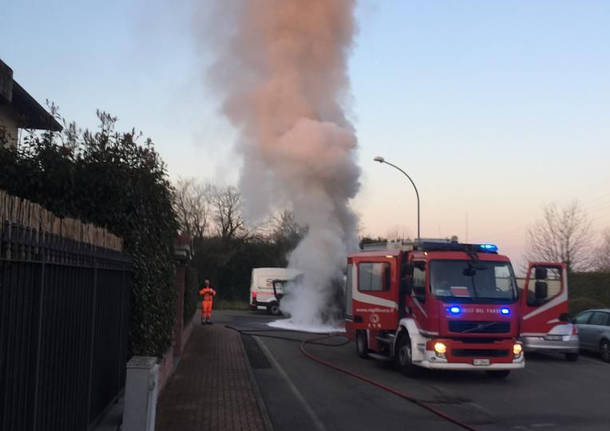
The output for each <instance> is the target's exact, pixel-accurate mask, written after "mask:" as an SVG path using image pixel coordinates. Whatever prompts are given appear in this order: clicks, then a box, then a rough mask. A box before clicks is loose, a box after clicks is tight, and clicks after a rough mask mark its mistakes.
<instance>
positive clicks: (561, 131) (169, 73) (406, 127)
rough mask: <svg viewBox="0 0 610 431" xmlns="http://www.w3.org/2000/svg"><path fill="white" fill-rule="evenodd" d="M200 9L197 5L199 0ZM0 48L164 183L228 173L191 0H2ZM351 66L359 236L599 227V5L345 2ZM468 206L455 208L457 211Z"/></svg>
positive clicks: (605, 106)
mask: <svg viewBox="0 0 610 431" xmlns="http://www.w3.org/2000/svg"><path fill="white" fill-rule="evenodd" d="M209 1H210V2H211V0H209ZM0 2H2V3H3V5H2V15H3V17H2V24H3V25H2V26H1V27H0V40H2V41H3V43H2V45H1V46H2V48H0V58H2V59H3V60H4V61H5V62H6V63H8V64H9V65H10V66H11V67H12V68H13V70H14V74H15V78H16V79H17V80H18V81H19V82H20V83H21V84H22V85H23V86H24V87H25V88H26V89H27V90H28V91H29V92H30V93H31V94H32V95H33V96H34V97H36V98H37V99H38V100H39V101H41V102H42V101H44V99H45V98H48V99H51V100H53V101H55V102H56V103H57V104H58V105H59V106H60V107H61V109H62V112H63V114H64V115H65V116H66V117H67V118H69V119H74V120H76V121H77V122H78V123H79V124H80V125H83V126H88V127H91V126H94V125H95V115H94V114H95V109H96V108H102V109H105V110H108V111H110V112H111V113H113V114H115V115H117V116H118V117H119V118H120V123H119V126H120V127H123V128H127V127H130V126H132V125H133V126H137V127H138V128H139V129H142V130H143V131H144V134H145V135H147V136H151V137H152V138H153V140H154V141H155V142H156V143H157V146H158V149H159V151H160V153H161V154H162V156H163V158H164V159H165V160H166V162H167V163H168V166H169V170H170V173H171V174H172V176H177V175H180V176H196V177H200V178H205V179H211V180H214V181H216V182H222V183H234V182H235V180H236V178H237V175H238V166H239V160H237V159H236V156H235V154H234V153H233V152H232V145H233V140H234V138H235V135H234V133H233V131H232V130H231V128H230V127H229V125H228V123H227V122H226V121H225V120H224V119H223V118H222V117H221V116H219V115H218V114H217V98H216V95H215V94H214V92H213V91H212V90H211V89H209V88H207V87H206V86H205V82H204V73H205V72H204V70H205V64H206V62H207V61H209V58H210V55H211V54H212V53H207V52H204V53H202V52H198V49H197V48H196V47H197V46H200V45H198V44H196V43H195V42H194V40H193V34H194V32H193V28H192V27H193V23H194V22H195V25H203V24H201V23H197V21H196V20H193V18H192V16H191V2H190V1H171V2H170V1H169V0H166V1H160V0H155V1H133V2H124V1H106V2H103V3H100V2H90V1H25V0H24V1H16V0H0ZM357 18H358V25H359V28H360V31H359V34H358V36H357V40H356V44H355V47H354V50H353V55H352V57H351V62H350V77H351V80H352V90H353V91H352V92H353V104H352V106H351V107H350V108H349V109H350V112H351V116H352V118H353V121H354V125H355V127H356V130H357V133H358V137H359V142H360V150H359V159H360V163H361V165H362V167H363V177H362V182H363V188H362V192H361V194H360V195H359V197H358V198H357V199H356V201H355V203H354V206H355V208H356V209H357V211H358V212H359V213H360V214H361V216H362V225H363V231H364V232H368V233H371V234H381V235H384V234H386V233H387V232H388V231H390V230H393V229H395V228H399V229H400V230H406V231H407V232H409V233H411V234H414V233H415V232H416V227H415V224H414V223H415V198H414V193H413V191H412V190H411V188H410V185H409V184H408V183H406V182H405V181H403V179H402V178H400V176H399V175H400V174H399V173H398V172H395V171H392V170H391V169H390V168H389V167H387V166H381V165H379V164H376V163H374V162H372V158H373V157H374V156H375V155H378V154H379V155H383V156H385V157H386V158H387V159H388V160H390V161H392V162H394V163H396V164H398V165H400V166H401V167H403V168H404V169H405V170H407V172H409V174H410V175H411V176H412V178H413V179H414V180H415V182H416V183H417V184H418V187H419V189H420V194H421V197H422V233H423V235H424V236H435V237H436V236H439V235H440V236H446V235H452V234H457V235H459V236H460V237H462V238H464V236H465V233H466V232H465V231H466V218H468V233H469V235H468V239H469V240H471V241H486V240H489V241H496V242H497V243H499V245H500V248H501V250H504V251H505V252H506V253H508V254H509V255H510V256H511V257H513V258H515V260H517V258H519V257H520V255H521V253H522V251H523V246H524V240H525V229H526V227H527V225H528V224H530V223H531V222H532V221H533V220H535V219H536V218H537V217H538V216H539V215H540V213H541V206H542V205H543V204H545V203H548V202H551V201H556V202H558V203H559V204H562V203H565V202H569V201H571V200H573V199H579V200H580V201H581V203H582V204H583V206H584V207H585V208H586V209H587V210H588V211H589V214H590V216H591V218H592V220H593V223H594V227H595V228H596V229H602V228H604V227H606V226H610V168H609V166H608V165H609V164H610V145H609V144H610V81H609V77H610V26H609V25H608V23H609V22H610V2H608V1H605V0H604V1H601V0H600V1H587V0H583V1H578V2H576V1H559V0H547V1H537V0H522V1H517V0H513V1H509V0H506V1H502V0H494V1H489V0H479V1H467V0H454V1H440V0H438V1H430V0H420V1H406V0H405V1H397V0H396V1H389V0H388V1H378V2H374V1H370V0H369V1H361V2H360V3H359V6H358V11H357ZM467 214H468V215H467Z"/></svg>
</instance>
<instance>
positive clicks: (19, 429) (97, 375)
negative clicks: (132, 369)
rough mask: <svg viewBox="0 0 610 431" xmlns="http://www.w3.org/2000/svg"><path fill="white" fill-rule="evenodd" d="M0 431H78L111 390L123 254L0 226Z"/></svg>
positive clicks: (118, 383)
mask: <svg viewBox="0 0 610 431" xmlns="http://www.w3.org/2000/svg"><path fill="white" fill-rule="evenodd" d="M1 231H2V236H1V238H0V430H3V431H13V430H15V431H30V430H32V431H34V430H37V431H42V430H44V431H47V430H62V431H64V430H65V431H68V430H79V431H82V430H87V429H88V428H91V427H92V425H93V424H94V423H95V422H96V420H97V419H98V418H99V417H100V415H101V414H102V413H103V412H104V411H105V409H106V408H107V407H108V406H109V405H110V404H111V403H112V402H113V401H114V400H115V399H116V397H117V396H118V395H119V394H120V393H121V391H122V389H123V387H124V382H125V363H126V360H127V322H128V318H127V316H128V302H129V293H128V288H129V282H130V274H129V265H128V261H127V259H126V257H125V255H124V254H122V253H119V252H116V251H112V250H108V249H104V248H100V247H95V246H92V245H89V244H86V243H82V242H76V241H72V240H67V239H64V238H60V237H59V236H57V235H51V234H45V233H39V232H37V231H35V230H30V229H26V228H23V227H21V226H15V225H9V224H8V223H6V222H5V223H4V225H3V226H2V229H1Z"/></svg>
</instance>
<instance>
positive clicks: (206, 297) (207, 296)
mask: <svg viewBox="0 0 610 431" xmlns="http://www.w3.org/2000/svg"><path fill="white" fill-rule="evenodd" d="M199 294H200V295H202V296H203V302H206V301H212V298H213V297H214V296H216V291H215V290H214V289H212V288H211V287H204V288H203V289H201V290H200V291H199Z"/></svg>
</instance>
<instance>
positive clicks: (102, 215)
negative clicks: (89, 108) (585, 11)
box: [0, 112, 177, 356]
mask: <svg viewBox="0 0 610 431" xmlns="http://www.w3.org/2000/svg"><path fill="white" fill-rule="evenodd" d="M98 117H99V119H100V123H101V126H100V129H99V131H98V132H96V133H92V132H88V131H85V132H84V133H82V132H80V131H79V130H78V129H77V128H76V127H75V126H70V125H68V127H66V129H65V131H64V132H63V134H56V133H44V134H42V135H30V136H27V137H26V138H25V140H24V143H23V144H22V145H21V146H20V147H19V148H18V149H10V148H0V167H1V168H0V188H2V189H5V190H6V191H7V192H8V193H9V194H12V195H15V196H20V197H23V198H26V199H29V200H31V201H34V202H36V203H39V204H41V205H43V206H44V207H46V208H47V209H49V210H50V211H52V212H54V213H55V214H57V215H58V216H60V217H61V216H70V217H73V218H77V219H80V220H81V221H84V222H87V223H93V224H96V225H98V226H101V227H104V228H106V229H107V230H108V231H110V232H112V233H113V234H115V235H117V236H119V237H121V238H123V240H124V246H125V251H126V253H128V255H129V256H130V258H131V264H132V270H133V271H132V273H133V278H132V283H131V292H130V322H129V351H130V354H137V355H153V356H161V355H162V354H163V353H164V352H165V351H166V350H167V348H168V347H169V346H170V343H171V337H172V330H173V325H174V320H175V314H176V310H175V302H176V295H175V290H174V288H173V281H174V280H173V279H174V264H173V259H174V255H173V242H174V239H175V238H176V231H177V223H176V216H175V214H174V210H173V208H172V201H171V193H172V189H171V186H170V184H169V181H168V179H167V173H166V168H165V165H164V164H163V162H162V160H161V159H160V157H159V155H158V154H157V152H156V151H155V149H154V146H153V144H152V142H151V141H150V140H146V141H145V142H144V143H143V144H140V143H138V142H137V136H136V134H135V133H134V132H133V131H131V132H127V133H117V132H114V124H115V121H116V119H115V118H112V117H111V116H109V115H108V114H105V113H101V112H98ZM0 147H1V146H0Z"/></svg>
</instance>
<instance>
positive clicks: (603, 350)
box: [599, 340, 610, 362]
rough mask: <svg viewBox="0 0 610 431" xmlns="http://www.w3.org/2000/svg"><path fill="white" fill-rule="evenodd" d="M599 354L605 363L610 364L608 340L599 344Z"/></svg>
mask: <svg viewBox="0 0 610 431" xmlns="http://www.w3.org/2000/svg"><path fill="white" fill-rule="evenodd" d="M599 353H600V354H601V356H602V360H603V361H604V362H610V343H608V340H602V342H601V343H600V344H599Z"/></svg>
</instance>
